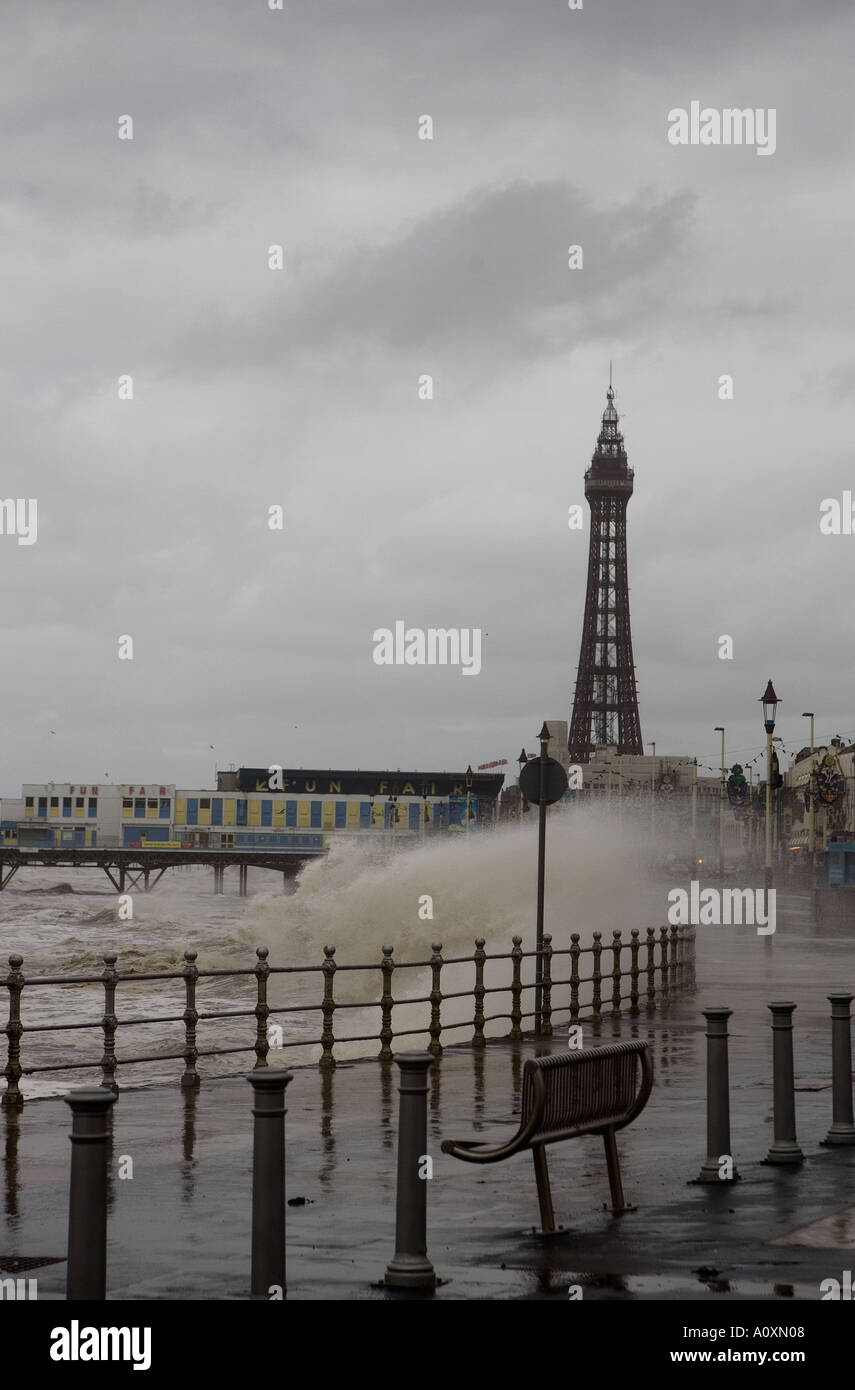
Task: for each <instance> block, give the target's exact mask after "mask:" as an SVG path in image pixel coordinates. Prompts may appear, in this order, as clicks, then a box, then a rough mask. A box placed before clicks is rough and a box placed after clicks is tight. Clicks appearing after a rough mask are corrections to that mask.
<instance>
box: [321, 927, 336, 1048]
mask: <svg viewBox="0 0 855 1390" xmlns="http://www.w3.org/2000/svg"><path fill="white" fill-rule="evenodd" d="M324 956H325V960H324V964H323V972H324V997H323V1000H322V1001H321V1012H322V1014H323V1016H324V1025H323V1029H322V1030H321V1056H320V1060H319V1061H318V1066H319V1067H334V1066H335V1057H333V1047H334V1045H335V1037H334V1036H333V1014H334V1013H335V999H334V998H333V983H334V980H335V972H336V963H335V946H325V947H324Z"/></svg>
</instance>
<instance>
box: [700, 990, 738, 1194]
mask: <svg viewBox="0 0 855 1390" xmlns="http://www.w3.org/2000/svg"><path fill="white" fill-rule="evenodd" d="M732 1012H733V1011H732V1009H728V1008H725V1007H724V1006H723V1005H720V1006H717V1007H715V1008H711V1009H704V1010H703V1015H704V1018H705V1019H706V1021H707V1032H706V1038H707V1157H706V1162H705V1163H704V1164H703V1165H702V1167H701V1171H700V1173H699V1174H698V1176H697V1181H698V1182H735V1181H736V1180H737V1179H738V1177H739V1174H738V1173H737V1171H736V1166H735V1164H734V1163H733V1154H732V1153H731V1148H730V1073H729V1067H728V1057H727V1038H728V1032H727V1020H728V1019H729V1018H730V1017H731V1014H732ZM727 1159H729V1160H730V1168H729V1173H728V1174H727V1175H726V1176H724V1177H722V1173H721V1166H722V1160H727Z"/></svg>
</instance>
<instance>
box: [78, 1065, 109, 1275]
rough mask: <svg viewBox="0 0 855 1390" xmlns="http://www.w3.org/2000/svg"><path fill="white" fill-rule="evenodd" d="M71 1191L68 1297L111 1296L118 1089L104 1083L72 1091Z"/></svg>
mask: <svg viewBox="0 0 855 1390" xmlns="http://www.w3.org/2000/svg"><path fill="white" fill-rule="evenodd" d="M65 1101H66V1104H67V1105H70V1106H71V1136H70V1138H71V1192H70V1195H69V1202H68V1269H67V1273H66V1285H65V1296H66V1298H67V1299H69V1300H71V1299H75V1300H76V1299H90V1300H92V1299H104V1298H106V1297H107V1151H108V1143H109V1139H110V1107H111V1106H112V1105H115V1103H116V1097H115V1095H114V1093H113V1092H112V1091H110V1090H108V1089H107V1088H106V1087H104V1086H93V1087H90V1088H86V1089H84V1090H79V1091H69V1093H68V1095H67V1096H66V1097H65Z"/></svg>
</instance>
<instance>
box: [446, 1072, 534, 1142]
mask: <svg viewBox="0 0 855 1390" xmlns="http://www.w3.org/2000/svg"><path fill="white" fill-rule="evenodd" d="M529 1069H530V1070H531V1083H532V1086H533V1088H534V1095H533V1097H532V1107H531V1114H530V1115H529V1117H528V1120H527V1121H526V1123H525V1124H524V1125H520V1127H519V1129H518V1130H517V1132H516V1134H515V1135H514V1136H513V1138H511V1139H509V1140H508V1142H507V1143H506V1144H500V1145H499V1147H498V1148H496V1149H485V1147H484V1141H483V1139H443V1141H442V1143H441V1144H440V1148H441V1150H442V1152H443V1153H444V1154H451V1155H452V1156H453V1157H454V1158H462V1159H463V1160H464V1161H465V1162H467V1163H498V1162H499V1160H500V1159H502V1158H510V1156H511V1154H515V1153H518V1152H519V1150H520V1149H524V1148H525V1147H526V1146H527V1144H528V1141H529V1139H530V1138H531V1136H532V1134H534V1132H535V1130H536V1129H537V1126H538V1124H539V1123H540V1117H541V1114H542V1113H543V1104H544V1100H545V1097H546V1087H545V1085H544V1082H543V1076H542V1074H541V1072H540V1069H539V1068H538V1067H535V1066H534V1065H533V1064H532V1063H529V1062H526V1070H529ZM479 1151H480V1152H479Z"/></svg>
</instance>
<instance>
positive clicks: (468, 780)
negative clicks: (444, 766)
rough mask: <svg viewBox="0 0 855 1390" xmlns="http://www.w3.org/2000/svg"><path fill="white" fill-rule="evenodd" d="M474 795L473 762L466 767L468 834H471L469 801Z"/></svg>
mask: <svg viewBox="0 0 855 1390" xmlns="http://www.w3.org/2000/svg"><path fill="white" fill-rule="evenodd" d="M471 796H472V764H471V763H470V764H469V766H468V767H467V769H466V834H467V835H468V834H469V801H470V797H471Z"/></svg>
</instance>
